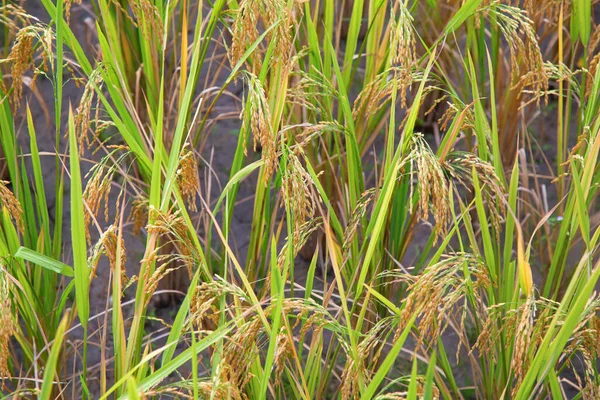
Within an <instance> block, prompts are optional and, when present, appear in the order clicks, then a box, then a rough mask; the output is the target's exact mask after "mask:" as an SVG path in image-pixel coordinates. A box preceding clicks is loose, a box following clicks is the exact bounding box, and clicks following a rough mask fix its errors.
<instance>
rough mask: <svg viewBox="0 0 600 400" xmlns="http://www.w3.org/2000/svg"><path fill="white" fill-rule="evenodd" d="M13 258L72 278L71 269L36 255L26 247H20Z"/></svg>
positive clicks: (38, 254)
mask: <svg viewBox="0 0 600 400" xmlns="http://www.w3.org/2000/svg"><path fill="white" fill-rule="evenodd" d="M15 257H17V258H21V259H23V260H26V261H29V262H32V263H34V264H36V265H39V266H40V267H43V268H46V269H49V270H50V271H54V272H56V273H57V274H62V275H64V276H68V277H72V276H74V273H73V268H71V267H70V266H68V265H67V264H64V263H62V262H60V261H57V260H55V259H53V258H50V257H48V256H45V255H43V254H41V253H38V252H37V251H35V250H31V249H28V248H27V247H22V246H21V247H20V248H19V249H18V250H17V252H16V253H15Z"/></svg>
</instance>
